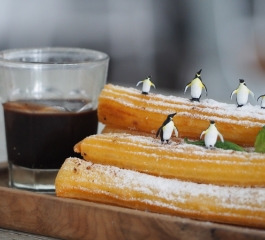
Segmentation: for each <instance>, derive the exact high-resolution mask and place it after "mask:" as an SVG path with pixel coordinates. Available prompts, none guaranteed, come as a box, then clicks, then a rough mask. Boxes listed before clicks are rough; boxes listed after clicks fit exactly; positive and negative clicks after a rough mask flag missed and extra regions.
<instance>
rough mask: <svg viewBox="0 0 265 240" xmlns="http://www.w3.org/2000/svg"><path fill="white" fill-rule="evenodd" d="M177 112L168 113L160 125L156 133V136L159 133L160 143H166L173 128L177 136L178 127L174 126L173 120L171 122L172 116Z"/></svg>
mask: <svg viewBox="0 0 265 240" xmlns="http://www.w3.org/2000/svg"><path fill="white" fill-rule="evenodd" d="M176 114H177V113H173V114H169V115H168V116H167V119H166V120H165V121H164V122H163V124H162V126H161V127H160V128H159V129H158V131H157V133H156V137H158V135H159V133H160V138H161V143H162V144H163V143H164V141H166V142H167V143H168V141H169V139H170V138H171V136H172V132H173V130H174V132H175V135H176V137H178V129H177V128H176V127H175V125H174V122H173V120H172V119H173V117H174V116H175V115H176Z"/></svg>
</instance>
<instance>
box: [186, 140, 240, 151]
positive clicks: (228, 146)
mask: <svg viewBox="0 0 265 240" xmlns="http://www.w3.org/2000/svg"><path fill="white" fill-rule="evenodd" d="M184 142H185V143H188V144H193V145H197V146H205V143H204V140H201V141H189V140H188V139H187V138H184ZM215 147H216V148H221V149H225V150H235V151H240V152H244V151H245V150H244V148H242V147H240V146H238V145H237V144H235V143H232V142H229V141H224V142H222V141H217V142H216V143H215Z"/></svg>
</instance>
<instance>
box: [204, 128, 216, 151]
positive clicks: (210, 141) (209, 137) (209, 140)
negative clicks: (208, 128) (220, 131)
mask: <svg viewBox="0 0 265 240" xmlns="http://www.w3.org/2000/svg"><path fill="white" fill-rule="evenodd" d="M216 140H217V132H215V131H213V132H209V133H208V134H206V135H205V138H204V142H205V146H206V147H214V145H215V143H216Z"/></svg>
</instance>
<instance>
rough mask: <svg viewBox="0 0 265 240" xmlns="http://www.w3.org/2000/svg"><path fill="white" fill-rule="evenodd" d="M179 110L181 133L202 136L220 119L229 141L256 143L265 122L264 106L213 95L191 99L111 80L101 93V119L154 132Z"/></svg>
mask: <svg viewBox="0 0 265 240" xmlns="http://www.w3.org/2000/svg"><path fill="white" fill-rule="evenodd" d="M175 112H177V114H176V116H175V117H174V119H173V120H174V124H175V125H176V127H177V128H178V131H179V137H182V138H183V137H188V138H191V139H198V138H199V137H200V134H201V133H202V132H203V131H204V130H205V129H206V128H207V127H208V125H209V120H213V121H215V122H216V124H217V126H218V130H219V131H220V132H221V133H222V135H223V137H224V139H225V140H227V141H231V142H234V143H237V144H239V145H241V146H254V142H255V138H256V135H257V133H258V132H259V130H260V129H261V128H262V127H263V126H264V125H265V111H264V109H261V108H260V106H252V105H250V104H247V105H245V106H243V107H241V108H238V107H237V105H236V104H226V103H220V102H217V101H214V100H211V99H203V100H201V102H191V101H190V100H189V99H187V98H181V97H175V96H163V95H161V94H152V93H149V94H148V95H144V94H141V91H139V90H136V89H133V88H126V87H120V86H114V85H111V84H108V85H106V86H105V87H104V89H103V90H102V92H101V94H100V97H99V105H98V117H99V121H100V122H102V123H103V124H106V125H118V126H119V127H124V128H128V129H132V130H137V131H142V132H147V133H153V134H155V133H156V131H157V129H158V128H159V127H160V126H161V123H162V122H163V121H164V120H165V118H166V117H167V115H168V114H172V113H175Z"/></svg>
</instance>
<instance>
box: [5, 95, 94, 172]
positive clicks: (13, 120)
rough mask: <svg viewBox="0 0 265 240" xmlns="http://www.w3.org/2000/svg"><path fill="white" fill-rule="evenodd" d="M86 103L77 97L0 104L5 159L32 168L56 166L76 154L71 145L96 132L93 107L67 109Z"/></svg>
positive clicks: (58, 166)
mask: <svg viewBox="0 0 265 240" xmlns="http://www.w3.org/2000/svg"><path fill="white" fill-rule="evenodd" d="M85 104H87V102H86V101H84V100H82V99H79V100H71V101H69V100H68V101H66V100H45V102H42V101H30V102H26V101H16V102H7V103H4V104H3V107H4V117H5V130H6V142H7V154H8V160H9V161H11V162H12V163H13V164H15V165H18V166H22V167H27V168H35V169H59V168H60V167H61V165H62V163H63V162H64V160H65V159H66V158H67V157H75V156H77V157H80V154H75V153H74V151H73V147H74V145H75V144H76V143H78V142H79V141H81V140H82V139H84V138H85V137H87V136H89V135H92V134H96V133H97V126H98V118H97V111H96V110H86V111H82V112H79V113H78V112H70V111H61V109H56V108H53V107H49V106H54V105H55V106H60V107H63V108H66V109H68V110H69V109H70V110H71V111H72V110H74V109H80V108H81V107H82V106H84V105H85Z"/></svg>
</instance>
